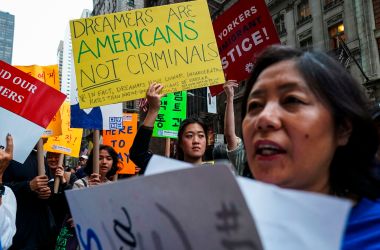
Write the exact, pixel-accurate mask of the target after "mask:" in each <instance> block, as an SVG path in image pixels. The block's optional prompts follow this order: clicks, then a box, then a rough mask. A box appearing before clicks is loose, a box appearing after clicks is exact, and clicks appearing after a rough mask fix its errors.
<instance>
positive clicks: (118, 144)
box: [103, 114, 137, 174]
mask: <svg viewBox="0 0 380 250" xmlns="http://www.w3.org/2000/svg"><path fill="white" fill-rule="evenodd" d="M136 133H137V114H124V116H123V128H122V129H119V130H103V144H105V145H109V146H111V147H113V148H114V149H115V151H116V152H117V153H118V155H119V159H120V161H121V165H122V169H121V170H119V171H118V174H135V167H136V165H135V164H134V163H133V161H131V160H130V159H129V149H130V148H131V146H132V143H133V140H134V139H135V136H136Z"/></svg>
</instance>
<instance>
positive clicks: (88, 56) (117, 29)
mask: <svg viewBox="0 0 380 250" xmlns="http://www.w3.org/2000/svg"><path fill="white" fill-rule="evenodd" d="M70 28H71V38H72V43H73V53H74V55H73V57H74V64H75V72H76V82H77V86H78V97H79V104H80V107H81V108H89V107H96V106H101V105H105V104H111V103H118V102H122V101H128V100H135V99H138V98H141V97H144V96H145V93H146V90H147V89H148V86H149V83H150V82H153V81H156V82H160V83H162V84H163V85H164V86H165V88H164V92H165V93H171V92H177V91H181V90H189V89H195V88H200V87H206V86H211V85H216V84H220V83H223V82H224V74H223V70H222V66H221V62H220V58H219V52H218V48H217V45H216V41H215V36H214V31H213V27H212V23H211V19H210V14H209V10H208V5H207V1H205V0H199V1H190V2H183V3H177V4H170V5H165V6H158V7H152V8H146V9H139V10H131V11H127V12H118V13H113V14H107V15H102V16H95V17H90V18H84V19H77V20H72V21H70Z"/></svg>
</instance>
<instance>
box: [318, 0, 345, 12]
mask: <svg viewBox="0 0 380 250" xmlns="http://www.w3.org/2000/svg"><path fill="white" fill-rule="evenodd" d="M342 2H343V0H325V2H324V5H323V9H324V10H328V9H331V8H333V7H335V6H336V5H338V4H340V3H342Z"/></svg>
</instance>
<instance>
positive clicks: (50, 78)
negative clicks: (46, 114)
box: [15, 64, 62, 138]
mask: <svg viewBox="0 0 380 250" xmlns="http://www.w3.org/2000/svg"><path fill="white" fill-rule="evenodd" d="M15 67H16V68H18V69H19V70H22V71H24V72H25V73H27V74H28V75H31V76H33V77H34V78H37V79H38V80H40V81H41V82H44V83H46V84H47V85H49V86H50V87H53V88H55V89H56V90H58V91H60V88H61V86H60V84H59V75H58V65H57V64H54V65H48V66H39V65H31V66H15ZM61 123H62V118H61V112H57V113H56V114H55V116H54V117H53V119H52V120H51V122H50V123H49V125H48V127H47V128H46V130H45V131H44V133H43V134H42V136H41V137H43V138H47V137H48V136H58V135H61V134H62V128H61Z"/></svg>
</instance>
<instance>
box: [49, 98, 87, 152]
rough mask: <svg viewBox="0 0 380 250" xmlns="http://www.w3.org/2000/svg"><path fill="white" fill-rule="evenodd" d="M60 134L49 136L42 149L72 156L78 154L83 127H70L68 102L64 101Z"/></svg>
mask: <svg viewBox="0 0 380 250" xmlns="http://www.w3.org/2000/svg"><path fill="white" fill-rule="evenodd" d="M61 116H62V135H60V136H53V137H49V138H48V141H47V142H46V143H45V144H44V150H45V151H49V152H56V153H62V154H65V155H69V156H72V157H78V156H79V150H80V146H81V142H82V134H83V129H81V128H70V103H69V102H64V103H63V105H62V107H61Z"/></svg>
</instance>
